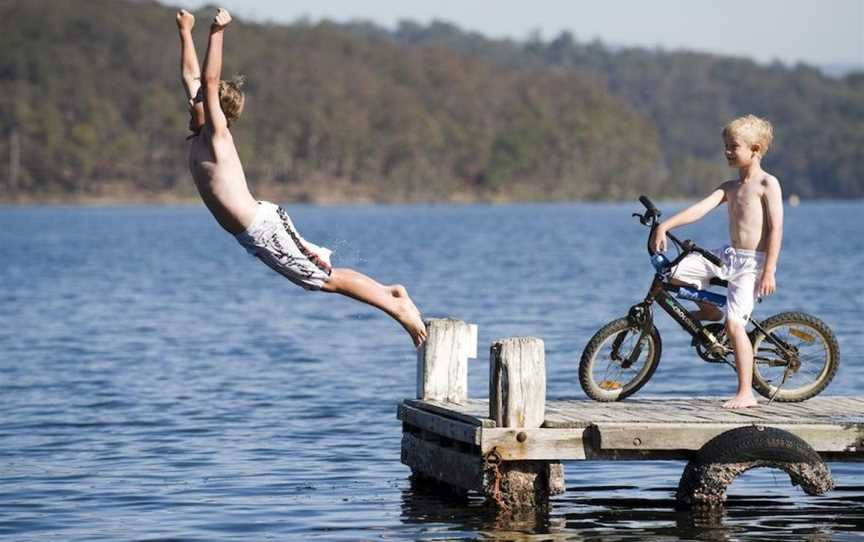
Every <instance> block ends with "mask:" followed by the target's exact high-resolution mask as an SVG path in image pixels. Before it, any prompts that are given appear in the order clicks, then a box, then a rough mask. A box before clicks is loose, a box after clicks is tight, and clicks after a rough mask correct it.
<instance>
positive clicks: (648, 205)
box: [639, 196, 660, 216]
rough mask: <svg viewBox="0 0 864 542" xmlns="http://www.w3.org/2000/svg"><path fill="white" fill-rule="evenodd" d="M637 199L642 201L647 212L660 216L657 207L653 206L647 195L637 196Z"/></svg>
mask: <svg viewBox="0 0 864 542" xmlns="http://www.w3.org/2000/svg"><path fill="white" fill-rule="evenodd" d="M639 201H640V202H642V205H644V206H645V209H647V210H648V213H649V214H651V215H654V216H660V211H658V210H657V207H654V204H653V203H652V202H651V200H650V199H648V196H639Z"/></svg>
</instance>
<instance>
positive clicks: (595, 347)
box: [579, 318, 662, 402]
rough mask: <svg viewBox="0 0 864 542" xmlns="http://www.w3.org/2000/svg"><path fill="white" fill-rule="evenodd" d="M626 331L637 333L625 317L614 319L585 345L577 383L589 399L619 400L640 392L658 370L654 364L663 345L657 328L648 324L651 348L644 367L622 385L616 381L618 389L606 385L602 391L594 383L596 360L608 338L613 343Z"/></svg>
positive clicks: (609, 362) (607, 361)
mask: <svg viewBox="0 0 864 542" xmlns="http://www.w3.org/2000/svg"><path fill="white" fill-rule="evenodd" d="M628 330H629V331H630V332H632V333H633V334H638V333H639V332H640V329H639V327H638V326H635V325H633V324H631V323H630V320H629V319H627V318H619V319H617V320H613V321H611V322H609V323H608V324H606V325H605V326H603V327H602V328H600V330H599V331H598V332H597V333H595V334H594V336H593V337H591V340H590V341H588V345H587V346H585V350H584V351H583V352H582V358H581V359H580V360H579V384H580V385H581V386H582V390H583V391H584V392H585V394H586V395H588V397H590V398H591V399H594V400H595V401H603V402H610V401H620V400H622V399H624V398H626V397H628V396H630V395H633V394H634V393H636V392H637V391H639V389H640V388H642V386H644V385H645V384H646V383H647V382H648V381H649V380H650V379H651V376H652V375H653V374H654V371H655V370H656V369H657V365H658V363H659V362H660V354H661V351H662V343H661V340H660V333H659V332H658V331H657V327H656V326H654V324H651V331H650V332H649V333H648V335H647V336H646V338H647V339H648V340H649V346H650V348H651V349H650V351H649V352H648V354H647V357H646V361H645V365H644V366H643V367H642V369H641V370H639V371H638V373H637V374H636V376H635V377H634V378H633V379H632V380H629V381H627V382H626V383H623V384H620V383H617V382H616V383H615V385H616V386H618V385H619V384H620V387H617V388H610V387H609V386H607V387H606V388H604V387H603V382H600V383H598V382H596V381H595V380H594V374H593V370H594V367H595V365H597V364H599V363H601V361H602V360H598V359H597V356H598V354H599V353H600V350H601V348H603V346H604V345H605V344H606V343H607V341H609V339H612V340H613V341H614V337H617V336H618V334H619V333H622V332H624V331H628ZM606 363H607V364H610V365H609V366H613V365H611V364H614V363H615V362H614V361H612V360H606Z"/></svg>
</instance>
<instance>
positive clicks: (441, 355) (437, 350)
mask: <svg viewBox="0 0 864 542" xmlns="http://www.w3.org/2000/svg"><path fill="white" fill-rule="evenodd" d="M426 330H427V332H428V338H427V339H426V342H425V343H423V345H422V346H421V347H420V348H418V349H417V398H418V399H424V400H433V401H448V402H451V403H464V402H466V401H467V400H468V358H469V357H470V358H476V357H477V326H476V325H473V324H466V323H465V322H463V321H461V320H454V319H451V318H447V319H439V318H433V319H430V320H427V321H426Z"/></svg>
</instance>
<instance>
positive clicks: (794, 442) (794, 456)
mask: <svg viewBox="0 0 864 542" xmlns="http://www.w3.org/2000/svg"><path fill="white" fill-rule="evenodd" d="M756 467H769V468H776V469H781V470H783V471H785V472H786V473H787V474H789V477H790V478H791V480H792V484H793V485H800V486H801V488H802V489H803V490H804V491H805V492H806V493H807V494H808V495H821V494H823V493H825V492H826V491H829V490H830V489H833V487H834V479H833V478H832V477H831V471H830V470H829V469H828V466H827V465H825V462H824V461H822V458H821V457H820V456H819V454H818V453H817V452H816V451H815V450H814V449H813V448H811V447H810V445H809V444H807V443H806V442H804V441H803V440H802V439H801V438H799V437H797V436H795V435H793V434H792V433H789V432H788V431H783V430H781V429H777V428H774V427H758V426H748V427H738V428H736V429H732V430H731V431H726V432H725V433H721V434H720V435H717V436H716V437H714V438H713V439H711V440H710V441H708V442H707V443H706V444H705V446H703V447H702V449H700V450H699V452H698V453H697V454H696V457H694V458H693V459H692V460H691V461H690V462H689V463H688V464H687V467H686V468H685V469H684V473H683V474H682V475H681V481H680V482H679V483H678V492H677V494H676V497H677V499H678V502H679V503H681V504H685V505H690V506H709V507H710V506H720V505H722V504H723V502H725V501H726V488H727V487H729V485H730V484H731V483H732V482H733V480H735V478H737V477H738V476H739V475H740V474H741V473H743V472H745V471H748V470H750V469H753V468H756Z"/></svg>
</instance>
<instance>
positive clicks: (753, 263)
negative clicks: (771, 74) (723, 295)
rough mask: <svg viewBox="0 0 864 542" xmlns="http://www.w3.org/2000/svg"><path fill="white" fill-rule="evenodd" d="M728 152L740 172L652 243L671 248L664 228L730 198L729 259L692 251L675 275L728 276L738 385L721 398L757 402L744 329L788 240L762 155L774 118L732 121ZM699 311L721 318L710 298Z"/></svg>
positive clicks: (701, 279)
mask: <svg viewBox="0 0 864 542" xmlns="http://www.w3.org/2000/svg"><path fill="white" fill-rule="evenodd" d="M722 135H723V143H724V146H725V149H726V150H725V156H726V160H727V162H728V164H729V166H730V167H734V168H737V169H738V178H737V179H735V180H731V181H726V182H725V183H723V184H721V185H720V186H719V187H717V189H716V190H714V191H713V192H712V193H711V194H710V195H709V196H708V197H706V198H705V199H703V200H702V201H700V202H698V203H696V204H694V205H691V206H690V207H688V208H686V209H684V210H683V211H681V212H680V213H678V214H676V215H674V216H672V217H671V218H669V219H668V220H666V221H665V222H663V223H661V224H660V225H659V226H658V227H657V229H656V230H655V232H654V237H653V238H652V240H651V248H652V249H653V250H654V251H656V252H662V251H663V250H665V249H666V232H668V231H669V230H671V229H673V228H677V227H678V226H683V225H685V224H691V223H693V222H696V221H697V220H699V219H701V218H702V217H703V216H705V215H706V214H707V213H708V212H709V211H711V210H712V209H714V208H715V207H717V206H718V205H720V204H721V203H726V204H727V207H728V210H729V241H730V243H729V245H728V246H726V247H725V248H723V249H721V250H719V251H715V254H716V255H717V256H718V257H720V259H721V260H722V261H723V266H722V267H717V266H715V265H714V264H712V263H711V262H709V261H708V260H706V259H705V258H703V257H702V256H700V255H698V254H689V255H688V256H687V257H686V258H684V260H682V261H681V263H680V264H679V265H678V267H677V268H676V269H675V271H674V273H673V275H672V277H673V280H675V281H677V282H678V283H679V284H680V283H685V284H689V285H692V286H695V287H696V288H699V289H702V288H705V287H707V286H708V283H709V281H710V279H711V278H712V277H719V278H721V279H725V280H727V281H728V283H729V286H728V292H727V298H728V301H727V304H726V334H727V336H728V337H729V340H730V342H731V343H732V346H733V348H734V350H735V365H736V368H737V372H738V391H737V393H736V394H735V396H734V397H732V398H731V399H729V400H728V401H726V402H725V403H724V404H723V407H724V408H730V409H736V408H746V407H751V406H755V405H756V404H757V403H756V398H755V397H754V396H753V391H752V383H753V347H752V345H751V343H750V338H749V337H748V336H747V332H746V331H745V329H744V326H745V324H746V323H747V320H748V319H749V318H750V313H751V312H752V311H753V306H754V303H755V301H756V299H757V298H758V297H764V296H767V295H770V294H772V293H774V291H775V289H776V287H777V283H776V279H775V273H776V271H777V259H778V257H779V255H780V244H781V242H782V239H783V197H782V194H781V191H780V182H779V181H778V180H777V178H776V177H774V176H773V175H771V174H769V173H768V172H766V171H765V170H763V169H762V165H761V162H762V157H764V156H765V153H766V152H768V149H769V147H770V146H771V142H772V140H773V137H774V132H773V128H772V127H771V123H769V122H768V121H767V120H764V119H761V118H759V117H756V116H754V115H747V116H744V117H740V118H737V119H735V120H733V121H732V122H730V123H729V124H728V125H727V126H726V127H725V128H724V129H723V132H722ZM693 316H694V317H695V318H698V319H702V320H720V319H721V318H722V315H721V314H720V311H719V309H717V308H716V307H714V306H712V305H709V304H707V303H705V304H700V309H699V310H698V311H696V312H695V313H693Z"/></svg>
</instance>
